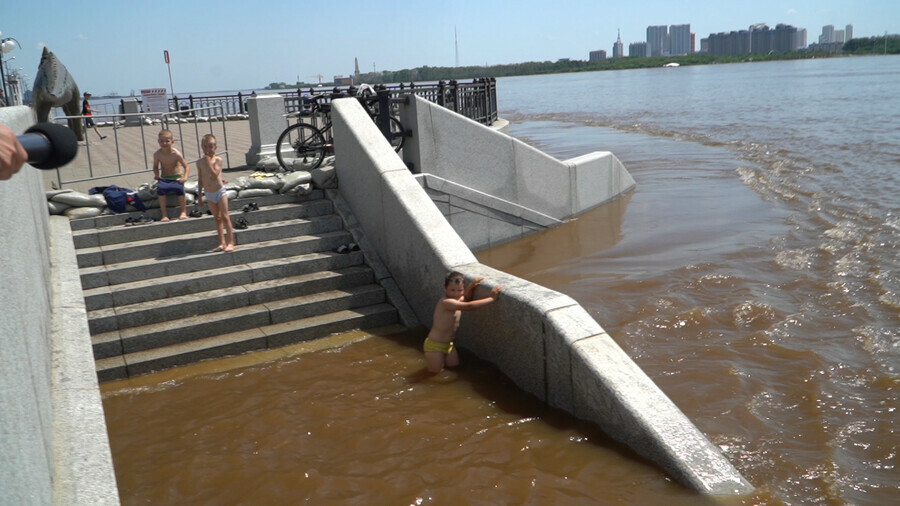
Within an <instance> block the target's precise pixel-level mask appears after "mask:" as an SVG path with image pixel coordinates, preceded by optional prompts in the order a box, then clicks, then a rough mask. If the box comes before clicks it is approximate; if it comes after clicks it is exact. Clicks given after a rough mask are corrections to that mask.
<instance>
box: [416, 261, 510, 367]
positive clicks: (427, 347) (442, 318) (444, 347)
mask: <svg viewBox="0 0 900 506" xmlns="http://www.w3.org/2000/svg"><path fill="white" fill-rule="evenodd" d="M483 280H484V278H475V279H474V280H473V281H472V283H470V284H469V286H468V287H464V285H465V279H464V278H463V275H462V274H460V273H458V272H456V271H453V272H450V273H448V274H447V276H446V277H445V278H444V298H442V299H441V300H440V301H438V303H437V306H435V308H434V322H433V323H432V326H431V331H430V332H429V333H428V337H427V338H425V343H424V345H423V349H424V351H425V364H426V365H427V367H428V372H430V373H432V374H435V373H439V372H441V370H442V369H443V368H444V367H445V366H446V367H455V366H457V365H459V355H458V354H457V352H456V348H454V346H453V337H454V336H455V335H456V329H458V328H459V318H460V316H461V315H462V311H474V310H476V309H480V308H482V307H484V306H487V305H488V304H491V303H492V302H494V301H495V300H497V298H498V297H499V296H500V291H501V290H503V287H502V286H495V287H494V288H493V290H491V296H490V297H485V298H483V299H478V300H470V299H471V298H472V294H473V293H474V292H475V288H476V287H478V285H480V284H481V282H482V281H483Z"/></svg>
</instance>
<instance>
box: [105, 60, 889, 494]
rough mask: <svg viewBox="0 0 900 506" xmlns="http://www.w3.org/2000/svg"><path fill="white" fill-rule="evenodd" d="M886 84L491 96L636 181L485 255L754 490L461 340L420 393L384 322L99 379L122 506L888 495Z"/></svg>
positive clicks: (514, 116) (814, 82)
mask: <svg viewBox="0 0 900 506" xmlns="http://www.w3.org/2000/svg"><path fill="white" fill-rule="evenodd" d="M773 82H774V83H780V86H774V87H773V86H770V84H771V83H773ZM897 82H900V58H898V57H880V58H845V59H833V60H827V61H824V60H823V61H802V62H774V63H756V64H739V65H717V66H707V67H691V68H685V67H682V68H679V69H648V70H633V71H621V72H601V73H585V74H572V75H564V76H533V77H521V78H507V79H501V80H500V81H499V83H498V86H499V94H500V97H499V100H500V108H501V116H503V117H504V118H507V119H510V120H512V126H511V132H510V133H511V134H512V135H514V136H516V137H518V138H521V139H523V140H526V141H527V142H529V143H531V144H533V145H536V146H538V147H539V148H541V149H542V150H544V151H546V152H548V153H550V154H552V155H554V156H556V157H558V158H568V157H571V156H576V155H580V154H584V153H586V152H589V151H594V150H598V149H600V150H604V149H608V150H611V151H613V152H614V153H615V154H616V155H617V156H618V157H619V158H620V159H621V160H622V161H623V163H624V164H625V166H626V167H627V168H628V170H629V172H630V173H631V174H632V176H634V178H635V180H636V182H637V187H636V188H635V190H634V191H633V192H631V193H629V194H628V195H626V196H624V197H622V198H620V199H618V200H616V201H614V202H611V203H608V204H605V205H603V206H601V207H599V208H596V209H594V210H591V211H589V212H587V213H585V214H583V215H582V216H580V217H579V218H578V219H576V220H573V221H571V222H569V223H567V224H565V225H562V226H559V227H556V228H554V229H550V230H547V231H544V232H541V233H538V234H535V235H532V236H529V237H526V238H524V239H521V240H518V241H514V242H510V243H507V244H503V245H500V246H497V247H494V248H492V249H489V250H485V251H482V252H479V253H478V254H477V256H478V258H479V260H481V261H482V262H484V263H486V264H488V265H491V266H493V267H496V268H498V269H501V270H505V271H507V272H510V273H512V274H514V275H517V276H520V277H523V278H526V279H529V280H531V281H534V282H536V283H539V284H541V285H544V286H547V287H549V288H552V289H555V290H558V291H560V292H563V293H566V294H568V295H570V296H572V297H573V298H574V299H576V300H577V301H578V302H579V303H581V304H582V305H583V306H584V307H585V309H586V310H587V311H588V312H589V313H590V314H591V315H592V316H593V317H594V318H595V319H596V320H597V321H598V322H599V323H600V324H601V325H602V326H603V327H604V328H605V329H606V330H607V331H608V332H609V334H610V335H611V336H612V337H613V339H615V340H616V341H617V342H618V343H619V345H620V346H622V348H623V349H624V350H625V351H626V353H628V354H629V355H630V356H631V357H632V358H633V359H634V360H635V362H637V363H638V365H640V366H641V368H643V369H644V371H646V372H647V374H648V375H649V376H650V377H651V378H652V379H653V380H654V381H655V382H656V383H657V384H658V385H659V386H660V388H662V390H663V391H664V392H665V393H666V394H667V395H669V396H670V397H671V398H672V400H673V401H674V403H675V404H676V405H677V406H678V407H679V408H680V409H681V410H682V411H684V413H685V414H686V415H687V416H688V418H690V419H691V420H692V421H693V422H694V423H695V424H696V425H697V427H698V428H699V429H700V430H701V431H702V432H703V433H704V434H706V436H707V437H708V438H709V439H710V441H712V442H713V443H714V444H715V445H717V446H718V447H719V448H720V449H721V450H722V452H723V453H724V454H725V455H726V456H727V457H728V459H729V460H730V461H731V462H732V463H733V464H734V465H735V467H736V468H737V469H738V470H739V471H740V472H741V473H742V474H743V475H744V476H745V477H746V478H747V479H748V480H749V481H750V482H751V483H752V484H753V485H754V486H756V487H757V490H756V492H755V493H753V494H752V495H750V496H747V497H734V498H719V499H717V500H713V499H711V498H705V497H702V496H700V495H698V494H696V493H694V492H693V491H691V490H688V489H686V488H685V487H683V486H682V485H680V484H678V483H676V482H673V481H672V480H671V479H670V478H669V477H667V476H666V475H665V473H664V472H663V471H661V470H660V469H659V468H658V467H656V466H655V465H653V464H652V463H650V462H647V461H646V460H644V459H642V458H641V457H639V456H637V455H635V454H634V453H633V452H632V451H631V450H630V449H628V448H627V447H623V446H621V445H619V444H617V443H615V442H614V441H613V440H611V439H610V438H609V437H608V436H606V435H605V434H603V433H602V432H601V431H599V430H598V429H597V428H595V427H593V426H591V425H590V424H587V423H585V422H583V421H580V420H577V419H575V418H573V417H571V416H569V415H567V414H565V413H562V412H559V411H557V410H553V409H549V408H547V407H546V406H544V405H543V404H542V403H540V402H539V401H537V400H536V399H535V398H534V397H532V396H530V395H528V394H525V393H523V392H521V391H520V390H518V389H517V388H516V387H515V385H513V384H512V383H511V382H510V381H509V380H507V379H506V378H505V377H504V376H502V375H501V374H500V373H498V372H497V371H496V369H494V368H493V367H492V366H491V365H490V364H489V363H486V362H483V361H481V360H479V359H478V358H476V357H474V356H472V355H471V354H468V353H465V350H463V354H462V366H461V367H460V368H459V369H457V370H454V371H449V372H444V373H441V374H440V375H438V376H436V377H433V378H429V377H427V376H426V375H425V374H424V362H423V359H422V356H421V351H420V348H419V346H420V342H421V339H422V337H423V336H422V333H421V332H420V331H400V330H399V329H396V328H391V329H382V330H381V331H379V332H372V333H366V332H357V333H350V334H346V335H342V336H335V337H332V338H328V339H325V340H322V341H318V342H315V343H306V344H303V345H298V346H294V347H291V348H288V349H285V350H280V351H277V352H267V353H261V354H253V355H248V356H242V357H237V358H232V359H225V360H220V361H211V362H205V363H201V364H197V365H194V366H189V367H184V368H179V369H176V370H172V371H167V372H163V373H159V374H153V375H148V376H144V377H141V378H136V379H132V380H128V381H122V382H116V383H109V384H104V385H103V387H102V388H103V395H104V407H105V410H106V416H107V423H108V428H109V435H110V443H111V447H112V452H113V459H114V462H115V467H116V476H117V480H118V484H119V490H120V494H121V497H122V502H123V504H296V503H307V504H608V503H625V504H665V505H675V504H704V503H716V504H720V503H724V504H897V503H900V488H898V484H900V471H898V469H897V460H898V457H897V452H898V446H900V436H898V433H897V422H898V413H897V408H898V402H897V388H898V370H897V365H898V357H900V335H898V327H900V273H898V271H900V248H898V238H900V197H898V195H900V150H898V148H897V145H898V144H897V142H896V141H897V139H896V132H897V131H900V124H898V121H900V120H898V116H897V115H896V114H885V111H897V110H900V101H898V100H900V99H898V98H897V96H896V93H895V92H894V91H892V90H895V89H896V86H895V85H896V83H897ZM890 83H893V85H891V84H890ZM549 89H553V93H552V94H549V95H548V94H547V90H549ZM598 97H602V98H598ZM608 97H616V99H615V100H610V99H608ZM838 117H839V118H841V121H840V122H838V121H833V119H834V118H838ZM436 283H438V284H439V283H440V281H439V280H436ZM485 310H490V308H487V309H485ZM464 317H465V316H464Z"/></svg>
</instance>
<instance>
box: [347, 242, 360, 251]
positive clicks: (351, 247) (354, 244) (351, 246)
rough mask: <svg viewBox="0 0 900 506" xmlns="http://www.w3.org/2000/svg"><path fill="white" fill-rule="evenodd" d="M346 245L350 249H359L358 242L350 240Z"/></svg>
mask: <svg viewBox="0 0 900 506" xmlns="http://www.w3.org/2000/svg"><path fill="white" fill-rule="evenodd" d="M347 247H348V248H349V249H350V251H359V244H356V243H355V242H351V243H350V244H349V245H348V246H347Z"/></svg>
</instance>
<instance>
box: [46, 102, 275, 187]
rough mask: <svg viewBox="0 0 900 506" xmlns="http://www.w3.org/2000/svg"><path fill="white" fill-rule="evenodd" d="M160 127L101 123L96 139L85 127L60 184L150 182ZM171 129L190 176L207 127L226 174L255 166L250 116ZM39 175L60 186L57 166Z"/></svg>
mask: <svg viewBox="0 0 900 506" xmlns="http://www.w3.org/2000/svg"><path fill="white" fill-rule="evenodd" d="M161 128H162V127H161V126H160V125H149V126H148V125H144V126H143V127H141V126H126V127H116V128H113V127H112V126H107V127H100V132H101V133H102V134H103V135H105V136H106V139H104V140H100V138H99V137H97V133H96V132H95V131H94V130H93V129H89V130H88V131H87V133H86V134H85V135H86V137H87V140H86V142H85V141H82V142H79V143H78V144H79V145H78V155H77V156H76V157H75V159H74V160H73V161H72V162H70V163H69V164H68V165H66V166H64V167H62V168H60V169H59V178H60V179H62V181H63V184H62V188H66V189H72V190H77V191H82V192H85V193H87V191H88V190H89V189H90V188H92V187H94V186H109V185H113V184H114V185H118V186H123V187H126V188H132V189H136V188H137V187H138V186H140V185H141V184H143V183H149V182H151V181H152V180H153V165H152V164H153V153H154V152H155V151H156V150H157V149H159V144H158V143H157V141H156V138H157V135H158V134H159V131H160V129H161ZM169 129H170V130H172V132H173V133H174V134H175V146H176V147H177V148H178V149H179V150H181V152H182V153H183V154H184V157H185V160H187V162H188V164H189V165H190V168H191V173H190V179H191V180H196V179H197V165H196V161H197V160H198V159H199V158H200V156H201V151H200V139H201V138H202V137H203V136H204V135H206V134H208V133H212V134H213V135H215V136H216V139H217V140H218V143H219V156H221V157H222V160H223V161H224V162H225V175H224V178H225V179H226V180H230V179H233V178H236V177H238V176H240V175H244V174H249V173H252V172H254V171H255V167H247V166H246V161H245V158H244V155H245V154H246V153H247V151H248V150H249V149H250V121H249V120H232V121H225V122H211V123H179V124H174V125H173V124H170V126H169ZM226 142H227V144H226ZM273 142H274V139H273ZM226 150H227V153H226V152H225V151H226ZM89 162H90V163H89ZM90 167H93V168H92V169H91V168H90ZM235 173H238V174H235ZM101 176H102V177H103V178H102V179H98V180H92V181H81V182H71V183H66V181H78V180H81V179H87V178H90V177H101ZM43 180H44V188H45V189H47V190H50V189H52V188H53V187H54V185H55V186H56V187H59V186H60V185H59V183H58V182H57V171H56V170H48V171H44V172H43Z"/></svg>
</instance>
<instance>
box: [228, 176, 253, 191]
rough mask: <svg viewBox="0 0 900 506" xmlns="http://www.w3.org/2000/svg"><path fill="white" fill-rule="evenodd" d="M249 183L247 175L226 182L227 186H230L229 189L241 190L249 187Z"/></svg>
mask: <svg viewBox="0 0 900 506" xmlns="http://www.w3.org/2000/svg"><path fill="white" fill-rule="evenodd" d="M247 183H248V181H247V176H241V177H239V178H237V179H235V180H234V181H231V182H229V183H228V184H226V185H225V188H228V189H229V190H237V191H241V190H243V189H244V188H247Z"/></svg>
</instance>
